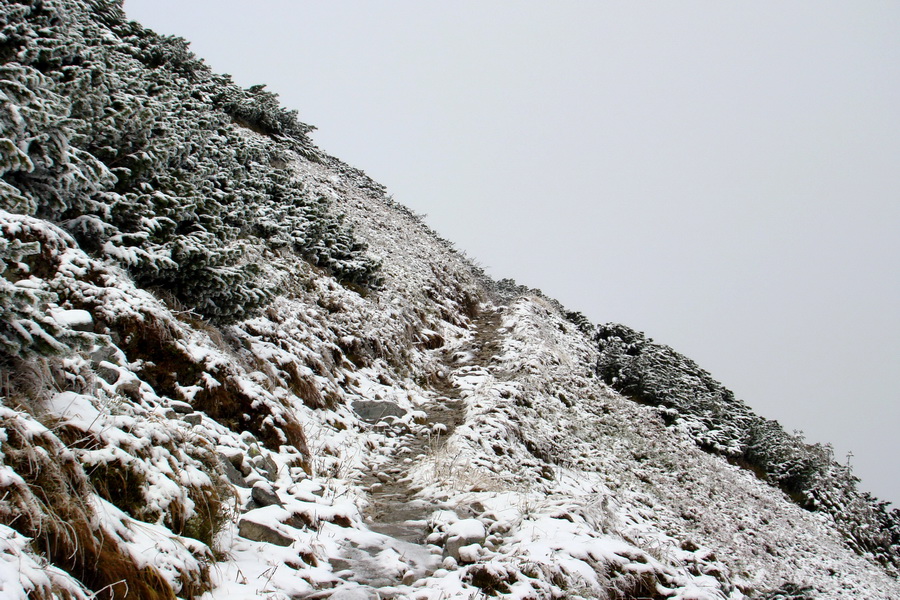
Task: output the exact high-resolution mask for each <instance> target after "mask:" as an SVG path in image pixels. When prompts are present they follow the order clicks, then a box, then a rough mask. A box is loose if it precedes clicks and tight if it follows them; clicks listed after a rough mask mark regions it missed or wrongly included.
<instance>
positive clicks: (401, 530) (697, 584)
mask: <svg viewBox="0 0 900 600" xmlns="http://www.w3.org/2000/svg"><path fill="white" fill-rule="evenodd" d="M294 168H295V173H296V177H298V178H300V179H301V180H302V181H303V182H304V183H305V185H307V186H309V187H310V188H312V189H315V190H316V192H317V193H321V194H326V195H328V196H330V197H331V198H333V200H334V201H335V202H336V204H337V206H338V207H339V208H340V209H342V210H343V211H345V212H346V218H347V220H348V221H349V222H351V223H352V224H353V225H354V226H355V228H356V231H357V233H358V235H360V236H361V237H362V238H363V239H365V240H366V241H367V242H368V243H369V244H370V251H371V252H372V253H373V254H375V255H377V256H378V257H379V258H380V259H381V260H382V261H383V273H384V276H385V284H384V287H383V289H382V290H381V291H378V292H373V293H370V294H368V295H366V296H361V295H360V294H359V293H357V292H356V291H353V290H350V289H347V288H345V287H342V286H340V285H338V284H337V283H335V281H334V280H333V279H331V278H330V277H329V276H327V275H326V274H324V273H322V272H320V271H317V270H316V269H315V268H314V267H311V266H310V265H309V264H308V263H306V262H304V261H302V260H299V259H298V258H297V257H296V256H293V255H291V254H290V253H286V252H282V253H267V254H263V255H261V256H260V257H259V259H260V260H261V262H263V264H265V266H266V269H267V273H268V274H267V277H268V278H269V281H270V282H271V285H272V286H273V288H274V289H277V290H278V296H277V298H276V299H275V300H274V301H273V302H272V304H271V305H270V306H269V307H268V308H267V309H266V310H265V311H264V313H263V315H262V316H259V317H256V318H254V319H250V320H248V321H246V322H242V323H239V324H237V325H234V326H230V327H226V328H216V327H213V326H211V325H209V324H208V323H206V322H204V321H202V320H200V319H197V318H196V317H195V316H193V315H191V314H190V313H181V312H178V310H177V309H176V308H175V307H170V306H167V305H166V304H165V303H164V302H163V301H162V300H160V299H159V298H157V297H155V296H153V295H151V294H149V293H147V292H146V291H142V290H140V289H138V288H136V287H134V285H133V284H132V283H131V282H130V280H129V279H128V277H127V275H125V274H124V273H123V272H121V271H120V270H118V269H116V268H114V267H111V266H109V265H103V264H100V263H97V262H96V261H95V260H93V259H91V258H89V257H87V256H86V255H85V254H84V253H82V252H81V251H80V250H79V249H78V248H77V247H76V246H75V244H74V243H73V242H72V241H71V239H69V238H68V237H67V236H66V235H65V234H64V233H62V232H61V231H59V230H57V229H55V228H54V227H52V226H51V225H49V224H47V223H44V222H41V221H39V220H36V219H31V218H27V217H21V216H17V215H12V214H8V213H4V214H2V215H0V222H2V226H3V228H4V232H5V233H6V234H7V235H11V233H13V232H17V233H16V235H18V236H19V237H22V238H23V239H24V238H27V240H29V241H30V240H33V239H37V240H38V241H41V243H42V244H43V247H45V248H47V249H48V250H51V249H52V253H50V252H48V263H49V264H50V266H52V267H53V268H50V269H47V270H45V271H44V272H43V275H42V276H41V277H38V276H35V275H32V276H30V277H28V278H23V279H22V280H20V281H19V285H27V286H29V288H30V289H33V290H39V291H46V292H54V293H56V294H57V296H56V298H55V301H51V302H49V303H48V304H47V308H46V310H47V312H48V314H50V315H52V316H53V317H54V319H55V320H56V322H57V323H58V324H59V327H61V328H64V329H65V328H68V329H72V330H73V331H78V332H80V333H81V334H82V335H83V336H88V338H89V339H88V341H87V342H85V343H84V344H83V345H82V346H81V350H80V351H78V352H75V353H72V354H70V355H67V356H64V357H58V358H53V359H48V360H46V361H44V362H43V363H41V364H35V365H34V372H33V373H14V374H11V373H8V374H6V377H7V378H10V379H12V380H14V383H15V385H9V386H8V389H9V390H10V392H12V391H14V390H18V391H19V395H18V396H15V395H13V394H12V393H10V394H9V395H7V397H6V398H5V400H4V404H5V407H4V408H3V414H2V415H0V417H2V427H3V429H4V431H5V432H6V434H5V437H4V440H3V446H2V449H3V458H4V464H3V466H2V471H0V475H2V483H3V486H4V489H5V490H7V492H6V496H5V497H4V499H3V500H2V502H3V508H4V511H6V514H7V515H8V514H9V513H10V511H20V513H21V514H22V518H32V519H37V520H38V521H40V520H41V519H43V520H45V521H46V520H52V519H53V518H54V517H55V513H54V511H53V510H52V503H53V502H68V503H76V502H82V503H83V504H84V507H83V510H82V511H81V513H79V514H82V515H83V518H84V519H85V520H86V522H87V523H88V525H89V527H90V528H92V530H95V531H97V530H102V531H104V532H105V535H106V536H107V539H109V540H113V541H114V542H115V544H117V545H118V548H119V550H120V552H121V554H123V555H125V556H128V557H131V559H132V560H133V561H134V563H135V564H136V565H137V567H138V568H139V569H145V568H151V569H153V570H154V571H155V573H156V574H158V576H159V577H161V578H162V580H163V581H165V582H166V583H167V584H168V585H169V586H170V587H171V588H172V589H173V590H174V591H175V593H176V594H177V595H178V596H179V597H185V598H187V597H194V598H198V597H199V598H206V599H208V600H214V599H226V598H227V599H228V600H239V599H241V598H247V599H249V598H261V597H262V598H272V599H275V598H326V597H331V598H335V599H341V598H344V599H349V598H377V597H381V598H391V597H394V598H421V599H423V600H424V599H433V600H438V599H447V598H475V597H479V596H480V595H482V594H487V595H499V596H503V597H510V598H563V597H566V598H579V597H581V598H621V597H650V598H682V599H694V600H699V599H704V598H742V597H754V596H760V595H761V594H763V592H764V591H766V590H770V591H771V590H777V589H778V588H781V587H783V586H784V585H785V584H793V585H794V586H795V588H785V589H787V590H789V589H806V590H807V595H808V596H810V597H817V598H835V599H837V598H849V597H853V598H888V597H900V585H898V582H897V581H896V580H895V579H893V578H891V577H889V576H888V575H887V574H885V572H884V571H883V570H882V569H881V568H880V567H878V566H877V565H876V564H874V563H873V562H872V561H870V560H868V559H867V558H866V557H864V556H858V555H856V554H854V553H853V552H852V551H851V550H850V549H849V548H848V547H847V545H846V544H845V543H844V541H843V540H842V538H841V537H840V535H839V534H837V533H836V531H835V530H834V528H833V527H832V526H831V525H830V524H829V523H828V522H826V520H825V519H824V518H823V517H822V516H821V515H817V514H813V513H809V512H807V511H804V510H801V509H800V508H798V507H797V506H795V505H794V504H792V503H791V502H790V501H789V500H788V499H787V498H786V497H784V495H783V494H782V493H781V492H780V491H778V490H776V489H775V488H773V487H771V486H769V485H767V484H765V483H763V482H762V481H760V480H758V479H757V478H755V477H754V476H753V474H752V473H750V472H748V471H745V470H741V469H739V468H737V467H734V466H731V465H729V464H727V463H726V462H724V461H723V460H722V459H720V458H717V457H715V456H712V455H709V454H706V453H704V452H702V451H700V450H699V449H697V447H696V446H695V444H694V443H693V442H691V441H690V439H688V438H687V436H683V435H681V434H680V433H678V432H677V431H675V430H672V429H667V428H666V427H665V426H664V424H663V422H662V420H661V419H660V418H659V417H658V416H657V414H656V413H655V412H654V410H653V409H651V408H648V407H643V406H639V405H636V404H634V403H633V402H631V401H629V400H627V399H625V398H623V397H621V396H619V395H618V394H617V393H615V392H614V391H612V390H610V389H609V388H607V387H606V386H605V385H604V384H603V383H602V382H601V381H599V379H598V378H596V377H595V376H594V364H595V362H596V349H595V347H594V346H593V345H592V344H591V341H590V340H589V339H588V338H587V337H586V336H585V335H584V334H583V333H582V332H580V331H579V330H578V328H577V327H576V326H575V325H574V324H573V323H571V322H569V321H567V320H566V319H565V318H564V317H563V316H562V315H561V313H560V311H559V309H558V308H557V307H556V305H555V304H554V303H552V302H548V301H547V300H546V299H544V298H542V297H541V296H540V295H539V294H531V295H529V294H524V295H520V296H518V297H509V296H505V295H503V294H498V293H496V292H495V291H494V290H493V289H492V288H491V286H490V285H489V282H487V281H486V280H484V279H483V278H482V277H481V276H480V275H479V273H478V272H477V270H475V269H473V268H472V267H471V266H470V265H469V263H468V262H467V261H466V260H465V259H464V257H462V256H461V255H459V254H458V253H456V252H454V251H452V250H451V249H450V246H449V244H447V243H446V242H444V241H442V240H440V239H438V238H437V237H436V236H434V235H433V234H432V233H431V232H430V231H428V229H427V228H426V227H425V226H424V225H422V224H421V223H420V222H419V220H418V219H416V218H415V217H414V216H413V215H411V214H410V213H408V212H407V211H405V210H404V209H402V207H398V206H395V205H394V204H393V203H392V202H390V201H389V200H388V199H386V198H385V197H384V196H383V195H382V193H381V191H380V190H378V189H377V188H376V187H374V186H372V184H371V183H370V182H369V181H368V180H367V179H366V178H365V177H364V176H363V175H362V174H361V173H359V172H356V171H354V170H352V169H349V168H348V167H346V166H344V165H342V164H340V163H338V162H336V161H335V162H326V163H324V164H322V163H314V162H309V161H306V160H303V159H301V158H299V157H298V158H297V161H296V163H295V164H294ZM23 232H25V233H23ZM26 234H27V235H26ZM260 252H262V251H260ZM50 254H52V256H50ZM166 361H168V362H166ZM25 389H27V390H29V393H28V395H25V394H23V393H21V391H22V390H25ZM442 408H443V409H444V410H443V412H442V411H441V409H442ZM373 410H380V411H383V413H378V414H373V413H372V411H373ZM42 455H47V456H52V458H53V460H57V461H60V462H61V463H62V464H64V465H67V467H66V469H67V471H66V472H67V473H68V475H66V476H68V477H71V478H75V479H79V478H80V480H81V483H80V484H71V485H70V486H69V488H68V489H61V490H59V491H57V493H56V495H55V496H42V495H41V494H40V493H37V492H35V490H34V489H33V487H31V486H29V485H28V483H30V482H25V481H24V479H23V474H22V473H21V470H22V468H23V465H24V464H26V462H28V461H31V462H32V463H38V464H39V463H40V460H41V456H42ZM24 456H27V457H28V458H27V460H26V459H25V458H23V457H24ZM24 476H25V477H28V476H29V475H28V474H25V475H24ZM64 487H65V486H63V488H64ZM78 490H82V491H84V490H87V491H88V494H89V497H87V498H72V497H69V496H71V495H73V494H74V493H75V492H76V491H78ZM389 496H390V497H389ZM26 506H27V507H28V508H27V511H30V512H27V511H25V509H23V507H26ZM48 506H49V508H48ZM378 506H380V507H381V508H380V509H379V510H376V507H378ZM26 515H29V516H26ZM3 531H4V532H5V533H4V534H3V536H2V537H0V544H2V547H3V548H2V553H0V556H2V557H3V559H4V561H3V562H2V563H0V564H2V566H3V568H2V569H0V577H2V579H0V586H2V589H3V591H4V594H5V597H9V598H16V597H20V598H25V597H26V596H27V594H28V593H29V592H31V593H33V594H37V596H40V597H53V594H54V593H55V594H56V595H57V596H58V597H63V596H64V594H65V593H68V594H69V595H70V596H71V597H76V598H79V597H81V598H88V597H90V594H91V593H93V592H97V591H98V590H99V587H100V586H98V587H93V588H91V589H85V588H84V587H83V585H91V584H86V583H84V581H81V582H79V581H78V580H76V578H75V577H73V574H74V575H76V577H77V572H78V571H77V569H72V568H71V567H68V568H67V567H66V565H62V564H59V563H61V561H60V560H59V559H58V558H55V557H54V555H53V554H52V553H47V552H45V551H43V550H42V549H41V548H40V546H35V545H32V544H30V543H29V540H28V539H26V537H24V536H23V535H22V534H20V533H17V532H15V531H13V530H12V529H10V528H8V527H4V528H3ZM34 532H35V535H36V536H38V535H39V531H38V528H37V527H35V528H34ZM75 551H77V549H76V550H75ZM67 570H68V571H69V572H68V573H67V572H66V571H67ZM98 583H99V581H98ZM105 585H108V586H109V587H108V588H107V591H110V590H111V591H113V592H114V595H115V597H127V596H126V595H124V593H125V592H124V588H122V586H119V587H117V583H116V582H108V583H107V584H105ZM120 588H121V589H120Z"/></svg>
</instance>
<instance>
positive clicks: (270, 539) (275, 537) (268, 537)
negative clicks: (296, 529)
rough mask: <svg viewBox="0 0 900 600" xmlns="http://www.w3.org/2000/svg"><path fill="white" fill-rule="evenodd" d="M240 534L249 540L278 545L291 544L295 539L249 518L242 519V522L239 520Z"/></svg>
mask: <svg viewBox="0 0 900 600" xmlns="http://www.w3.org/2000/svg"><path fill="white" fill-rule="evenodd" d="M238 535H239V536H241V537H243V538H247V539H248V540H253V541H254V542H266V543H269V544H275V545H276V546H290V545H291V544H293V543H294V541H295V540H293V539H291V538H289V537H287V536H286V535H284V534H282V533H279V532H278V531H275V530H274V529H272V528H271V527H269V526H268V525H263V524H262V523H256V522H255V521H249V520H247V519H241V520H240V522H238Z"/></svg>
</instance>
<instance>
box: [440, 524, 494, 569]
mask: <svg viewBox="0 0 900 600" xmlns="http://www.w3.org/2000/svg"><path fill="white" fill-rule="evenodd" d="M486 537H487V532H486V531H485V529H484V525H483V524H482V523H481V521H479V520H477V519H462V520H460V521H456V522H455V523H453V524H451V525H450V527H448V528H447V543H446V544H445V545H444V549H445V550H446V552H447V555H448V556H452V557H453V558H454V559H456V561H457V562H460V563H462V562H465V561H463V559H462V558H463V557H460V552H459V549H460V548H463V547H466V546H471V545H473V544H476V545H478V546H483V545H484V541H485V538H486ZM466 554H467V555H469V554H470V552H467V553H466ZM466 558H468V556H467V557H466Z"/></svg>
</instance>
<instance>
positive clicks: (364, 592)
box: [328, 585, 381, 600]
mask: <svg viewBox="0 0 900 600" xmlns="http://www.w3.org/2000/svg"><path fill="white" fill-rule="evenodd" d="M380 597H381V596H380V595H379V594H378V592H377V591H376V590H375V588H371V587H369V586H367V585H361V586H359V587H354V588H349V589H348V588H344V589H341V590H337V591H336V592H334V593H333V594H331V595H330V596H328V598H329V600H376V599H377V598H380Z"/></svg>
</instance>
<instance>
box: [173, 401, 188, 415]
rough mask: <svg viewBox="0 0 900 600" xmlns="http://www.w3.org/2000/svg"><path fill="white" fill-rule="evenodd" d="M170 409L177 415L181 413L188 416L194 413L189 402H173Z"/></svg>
mask: <svg viewBox="0 0 900 600" xmlns="http://www.w3.org/2000/svg"><path fill="white" fill-rule="evenodd" d="M169 407H170V408H171V409H172V410H174V411H175V412H177V413H181V414H182V415H187V414H190V413H192V412H194V407H193V406H191V405H190V404H188V403H187V402H180V401H178V400H172V401H171V402H169Z"/></svg>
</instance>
